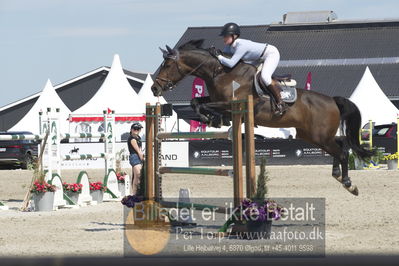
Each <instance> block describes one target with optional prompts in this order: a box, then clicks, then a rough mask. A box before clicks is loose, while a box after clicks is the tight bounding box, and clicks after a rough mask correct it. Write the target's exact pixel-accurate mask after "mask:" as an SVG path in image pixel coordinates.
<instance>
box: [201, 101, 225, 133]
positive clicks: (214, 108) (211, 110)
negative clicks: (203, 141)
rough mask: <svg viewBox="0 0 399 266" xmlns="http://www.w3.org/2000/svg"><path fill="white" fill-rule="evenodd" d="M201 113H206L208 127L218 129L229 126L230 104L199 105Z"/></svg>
mask: <svg viewBox="0 0 399 266" xmlns="http://www.w3.org/2000/svg"><path fill="white" fill-rule="evenodd" d="M200 110H201V112H202V113H206V114H207V117H208V119H209V122H207V125H208V126H211V127H216V128H220V127H221V126H230V120H231V113H230V110H231V103H230V102H210V103H204V104H202V105H200Z"/></svg>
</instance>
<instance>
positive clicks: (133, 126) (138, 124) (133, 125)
mask: <svg viewBox="0 0 399 266" xmlns="http://www.w3.org/2000/svg"><path fill="white" fill-rule="evenodd" d="M142 128H143V126H142V125H141V124H140V123H138V122H136V123H133V124H132V126H131V127H130V130H132V129H134V130H139V129H142Z"/></svg>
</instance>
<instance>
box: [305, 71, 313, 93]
mask: <svg viewBox="0 0 399 266" xmlns="http://www.w3.org/2000/svg"><path fill="white" fill-rule="evenodd" d="M311 84H312V72H309V73H308V77H307V78H306V84H305V90H308V91H310V89H311Z"/></svg>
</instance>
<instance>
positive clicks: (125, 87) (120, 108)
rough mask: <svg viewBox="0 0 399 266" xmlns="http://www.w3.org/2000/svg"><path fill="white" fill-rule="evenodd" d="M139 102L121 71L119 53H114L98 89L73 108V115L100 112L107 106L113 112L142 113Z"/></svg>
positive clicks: (142, 109) (143, 110)
mask: <svg viewBox="0 0 399 266" xmlns="http://www.w3.org/2000/svg"><path fill="white" fill-rule="evenodd" d="M140 103H141V102H140V100H139V97H138V95H137V93H136V92H135V91H134V89H133V88H132V87H131V86H130V84H129V82H128V80H127V78H126V75H125V73H124V72H123V68H122V65H121V61H120V59H119V55H117V54H116V55H114V60H113V62H112V66H111V69H110V71H109V73H108V75H107V77H106V79H105V80H104V83H103V84H102V85H101V87H100V89H99V90H98V91H97V92H96V94H95V95H94V96H93V97H92V98H91V99H90V100H89V101H88V102H87V103H86V104H85V105H83V106H82V107H80V108H79V109H77V110H75V111H74V112H73V115H77V114H85V115H88V114H102V112H103V110H107V109H108V108H109V109H111V110H114V111H115V114H142V113H144V112H145V108H144V105H142V104H140Z"/></svg>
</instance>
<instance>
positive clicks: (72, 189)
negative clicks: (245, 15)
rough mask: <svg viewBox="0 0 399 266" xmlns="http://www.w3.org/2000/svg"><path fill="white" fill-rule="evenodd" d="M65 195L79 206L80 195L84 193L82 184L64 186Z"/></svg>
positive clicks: (64, 184) (66, 184) (65, 184)
mask: <svg viewBox="0 0 399 266" xmlns="http://www.w3.org/2000/svg"><path fill="white" fill-rule="evenodd" d="M62 186H63V188H64V191H65V194H66V195H67V196H68V197H69V198H70V199H71V200H72V202H73V203H74V204H78V201H79V195H80V193H82V187H83V185H82V184H78V183H70V184H69V183H66V182H64V183H63V184H62Z"/></svg>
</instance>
